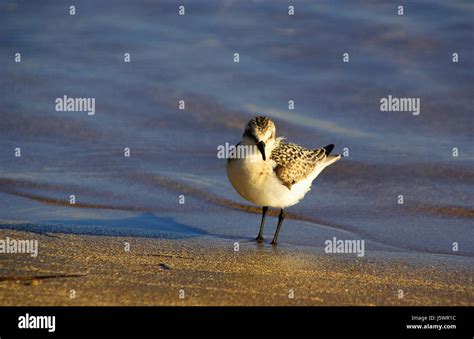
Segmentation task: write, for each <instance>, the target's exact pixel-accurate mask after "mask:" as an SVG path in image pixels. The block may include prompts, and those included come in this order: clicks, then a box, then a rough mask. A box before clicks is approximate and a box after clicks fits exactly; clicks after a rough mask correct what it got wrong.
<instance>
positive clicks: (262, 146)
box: [257, 141, 267, 161]
mask: <svg viewBox="0 0 474 339" xmlns="http://www.w3.org/2000/svg"><path fill="white" fill-rule="evenodd" d="M257 148H258V150H259V151H260V153H262V159H263V161H265V160H267V157H266V156H265V143H264V142H263V141H260V142H259V143H258V144H257Z"/></svg>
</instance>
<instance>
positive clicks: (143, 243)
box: [0, 230, 474, 306]
mask: <svg viewBox="0 0 474 339" xmlns="http://www.w3.org/2000/svg"><path fill="white" fill-rule="evenodd" d="M7 236H8V237H11V238H15V239H37V240H38V242H39V255H38V257H37V258H33V257H31V256H30V255H28V254H1V260H0V272H1V277H0V304H1V305H316V306H318V305H471V306H472V305H474V287H473V284H472V277H473V276H474V274H473V273H474V269H473V268H472V266H471V265H466V263H465V262H463V259H462V258H458V257H456V256H448V255H430V256H423V255H420V254H410V253H385V252H373V253H368V254H366V256H365V257H363V258H357V257H355V256H350V255H347V254H346V255H327V254H324V253H317V251H313V250H311V249H309V248H302V247H301V248H300V247H295V246H292V245H286V244H283V245H281V246H278V247H273V246H271V245H270V244H268V243H265V244H261V245H258V244H256V243H255V242H253V241H242V242H240V248H239V251H238V252H236V251H234V241H232V240H229V241H224V240H216V239H213V238H211V237H209V238H208V237H196V238H188V239H159V238H137V237H111V236H93V235H75V234H62V233H44V234H38V233H30V232H24V231H13V230H0V238H6V237H7ZM126 242H128V243H130V251H129V252H127V251H125V243H126ZM400 289H401V290H403V298H399V290H400ZM71 290H74V291H75V298H70V296H71ZM180 290H183V291H184V298H183V299H180ZM290 290H293V293H294V298H290V297H289V294H291V291H290Z"/></svg>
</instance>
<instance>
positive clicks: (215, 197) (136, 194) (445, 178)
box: [0, 0, 474, 257]
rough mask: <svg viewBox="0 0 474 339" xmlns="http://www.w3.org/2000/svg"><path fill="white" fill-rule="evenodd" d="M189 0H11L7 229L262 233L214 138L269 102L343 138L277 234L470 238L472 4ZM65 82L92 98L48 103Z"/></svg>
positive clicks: (315, 133)
mask: <svg viewBox="0 0 474 339" xmlns="http://www.w3.org/2000/svg"><path fill="white" fill-rule="evenodd" d="M182 3H183V4H184V5H185V6H186V16H178V15H177V5H176V4H175V3H174V2H173V1H169V2H163V1H160V2H159V3H155V2H152V1H134V2H129V1H114V2H113V3H110V2H107V1H79V0H78V1H75V4H76V8H77V13H76V15H75V16H70V15H69V14H68V6H69V4H60V3H58V2H56V1H42V2H41V3H39V2H36V1H6V2H2V4H1V5H0V22H1V23H2V24H1V27H2V29H1V30H0V44H1V46H2V48H1V49H0V64H1V65H2V67H0V79H1V82H0V89H1V90H0V117H1V119H0V145H1V149H0V221H1V225H0V227H7V228H12V227H20V225H23V226H21V227H25V226H24V225H39V226H38V227H43V229H44V230H48V231H51V230H53V231H54V230H63V231H64V230H67V231H68V232H79V233H88V232H95V233H99V234H103V233H105V234H116V233H114V232H119V233H120V232H122V233H120V234H124V233H123V232H125V234H128V235H137V236H141V235H144V234H145V235H146V236H148V235H150V236H154V235H156V236H170V234H171V235H174V236H176V237H183V236H184V237H186V236H204V235H205V236H216V237H220V238H222V239H228V240H229V241H234V240H235V239H241V240H247V239H251V237H254V236H255V235H256V233H257V231H258V224H259V216H258V215H256V214H254V213H258V210H257V209H256V208H253V207H251V206H250V205H249V204H248V203H246V202H245V201H243V200H242V199H241V198H240V197H239V196H237V194H236V193H235V192H234V191H233V189H232V187H231V185H230V184H229V182H228V180H227V177H226V173H225V161H224V160H220V159H217V157H216V153H217V152H216V149H217V146H218V145H222V144H224V143H226V142H229V143H232V144H235V143H237V142H238V141H239V139H240V136H241V133H242V129H243V127H244V125H245V123H246V121H247V120H248V119H249V118H250V117H252V116H254V115H256V114H265V115H267V116H269V117H271V118H272V119H273V120H274V121H275V123H276V125H277V133H278V134H280V135H284V136H286V137H287V138H288V139H289V140H291V141H293V142H297V143H299V144H301V145H304V146H306V147H321V146H324V145H326V144H328V143H335V144H336V149H335V152H339V153H340V152H342V150H343V148H344V147H347V148H348V149H349V156H348V157H346V158H344V159H342V160H341V161H339V162H338V163H336V164H335V165H333V166H331V167H330V168H328V169H327V170H326V171H325V172H324V173H323V174H322V175H321V176H320V177H319V178H318V179H317V180H316V182H315V183H314V186H313V189H312V191H311V192H310V193H309V194H308V195H307V196H306V198H305V199H304V201H302V202H301V203H300V204H299V205H296V206H294V207H292V208H291V209H289V213H290V215H289V219H288V220H287V222H286V223H285V225H284V226H283V229H282V233H281V235H280V241H281V242H283V243H288V244H297V245H304V246H312V247H315V248H318V249H319V248H322V247H323V246H324V245H323V244H324V240H326V239H331V238H332V237H333V236H336V237H338V238H340V239H355V238H357V239H359V238H360V239H366V240H367V241H368V245H366V246H367V250H377V249H388V250H401V251H417V252H426V253H445V254H453V252H452V243H453V242H458V243H459V251H458V252H456V253H454V254H456V255H461V256H468V257H470V256H472V255H474V247H473V246H472V243H473V241H474V228H473V227H472V220H473V216H474V210H473V207H472V195H473V191H474V190H473V184H474V173H473V159H474V157H473V156H474V154H473V139H472V135H473V133H472V132H473V113H474V112H473V106H472V95H473V93H474V91H473V90H474V67H473V66H474V65H473V60H474V51H473V46H474V34H473V33H474V26H473V22H474V21H473V17H474V4H473V3H472V2H470V1H452V2H451V1H450V2H448V1H416V2H413V3H411V2H410V3H407V4H405V15H404V16H397V15H396V5H394V4H393V3H392V2H377V3H374V2H365V1H361V2H356V1H343V2H337V5H336V4H334V3H333V2H331V1H321V2H320V1H318V2H313V1H306V2H304V1H303V2H298V3H297V5H296V15H295V16H293V17H292V16H288V15H287V14H286V13H287V12H286V11H287V3H286V2H278V1H276V2H275V1H239V2H237V1H235V2H234V1H226V2H222V3H219V4H218V3H217V2H213V1H212V2H211V1H207V2H206V1H198V2H196V1H192V2H191V1H183V2H182ZM16 52H21V54H22V62H21V63H15V62H14V61H13V57H14V54H15V53H16ZM125 52H129V53H131V62H130V63H124V62H123V54H124V53H125ZM235 52H238V53H239V54H240V62H239V63H234V62H233V55H234V53H235ZM344 52H349V53H350V62H349V63H343V62H342V53H344ZM453 52H459V55H460V62H458V63H452V62H451V55H452V53H453ZM390 94H391V95H393V96H395V97H419V98H420V101H421V111H420V115H418V116H415V115H412V114H411V113H410V112H381V111H380V98H382V97H387V96H388V95H390ZM64 95H68V96H70V97H94V98H95V100H96V114H95V115H93V116H88V115H87V113H85V112H57V111H55V99H56V98H58V97H62V96H64ZM180 99H184V100H185V102H186V108H185V110H178V100H180ZM290 99H292V100H294V101H295V109H294V110H288V106H287V105H288V100H290ZM16 147H20V148H21V158H16V157H15V156H14V150H15V148H16ZM124 147H130V149H131V157H130V158H126V157H124V156H123V149H124ZM453 147H457V148H458V149H459V156H458V157H453V156H452V149H453ZM71 194H74V195H75V196H76V205H75V206H69V196H70V195H71ZM181 194H183V195H184V196H185V204H184V205H181V204H179V197H178V196H179V195H181ZM400 194H402V195H403V196H404V204H403V205H399V204H398V203H397V199H398V198H397V197H398V195H400ZM248 212H254V213H248ZM19 222H21V223H20V224H19ZM275 224H276V220H275V219H274V218H271V219H269V221H268V226H267V229H266V230H267V233H268V235H267V237H271V233H272V232H273V230H274V226H275ZM35 227H36V226H35ZM35 230H36V231H37V229H36V228H35ZM91 230H92V231H91Z"/></svg>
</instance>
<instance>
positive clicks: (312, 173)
mask: <svg viewBox="0 0 474 339" xmlns="http://www.w3.org/2000/svg"><path fill="white" fill-rule="evenodd" d="M237 146H240V147H241V146H244V147H254V148H257V149H258V151H257V152H249V153H248V154H247V155H246V157H244V158H234V159H229V160H228V161H227V176H228V177H229V180H230V182H231V183H232V186H233V187H234V189H235V190H236V191H237V193H239V194H240V195H241V196H242V197H243V198H244V199H246V200H248V201H250V202H252V203H254V204H256V205H259V206H262V221H261V223H260V231H259V232H258V236H257V239H256V240H257V241H259V242H261V241H263V227H264V225H265V215H266V213H267V211H268V208H269V207H274V208H279V209H280V214H279V216H278V225H277V228H276V231H275V235H274V237H273V240H272V244H273V245H275V244H276V243H277V241H278V234H279V233H280V228H281V225H282V223H283V219H284V218H285V212H284V209H285V208H287V207H289V206H293V205H295V204H297V203H298V202H299V201H300V200H301V199H303V197H304V196H305V194H306V193H307V192H308V191H309V190H310V189H311V184H312V183H313V180H314V179H316V177H317V176H318V175H319V173H321V171H322V170H323V169H324V168H326V167H327V166H329V165H331V164H332V163H334V162H336V161H337V160H339V159H340V158H341V155H330V153H331V151H332V150H333V148H334V145H333V144H330V145H327V146H325V147H322V148H317V149H306V148H303V147H301V146H299V145H296V144H292V143H289V142H286V141H284V138H281V137H279V138H277V137H276V130H275V124H274V123H273V121H271V120H270V119H268V118H267V117H264V116H258V117H255V118H253V119H252V120H250V121H249V122H248V123H247V125H246V126H245V130H244V134H243V136H242V141H241V142H240V143H239V144H238V145H237Z"/></svg>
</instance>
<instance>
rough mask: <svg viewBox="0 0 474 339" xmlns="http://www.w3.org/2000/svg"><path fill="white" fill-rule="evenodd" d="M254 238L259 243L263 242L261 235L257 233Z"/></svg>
mask: <svg viewBox="0 0 474 339" xmlns="http://www.w3.org/2000/svg"><path fill="white" fill-rule="evenodd" d="M255 240H256V241H257V242H258V243H261V242H263V237H262V236H261V235H260V234H259V235H258V236H257V237H256V238H255Z"/></svg>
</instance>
